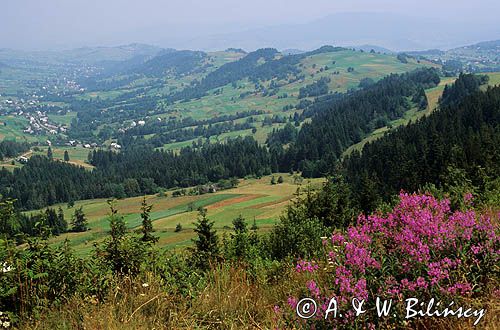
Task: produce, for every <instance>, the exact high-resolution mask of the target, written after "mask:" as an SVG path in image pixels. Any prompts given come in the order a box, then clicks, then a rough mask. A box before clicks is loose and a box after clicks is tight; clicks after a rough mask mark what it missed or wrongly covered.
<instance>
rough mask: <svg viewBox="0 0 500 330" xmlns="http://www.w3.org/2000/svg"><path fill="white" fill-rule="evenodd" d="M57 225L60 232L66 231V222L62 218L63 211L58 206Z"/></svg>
mask: <svg viewBox="0 0 500 330" xmlns="http://www.w3.org/2000/svg"><path fill="white" fill-rule="evenodd" d="M57 225H58V229H59V232H60V233H64V232H66V231H68V222H67V221H66V219H64V212H63V209H62V208H61V207H60V206H59V208H58V209H57Z"/></svg>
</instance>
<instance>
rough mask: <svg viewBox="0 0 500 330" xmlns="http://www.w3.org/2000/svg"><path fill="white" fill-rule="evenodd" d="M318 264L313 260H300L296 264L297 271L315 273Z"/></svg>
mask: <svg viewBox="0 0 500 330" xmlns="http://www.w3.org/2000/svg"><path fill="white" fill-rule="evenodd" d="M318 267H319V266H318V264H317V263H315V262H313V261H306V260H302V259H301V260H299V261H298V262H297V265H296V266H295V270H296V271H297V273H302V272H308V273H313V272H314V271H315V270H317V269H318Z"/></svg>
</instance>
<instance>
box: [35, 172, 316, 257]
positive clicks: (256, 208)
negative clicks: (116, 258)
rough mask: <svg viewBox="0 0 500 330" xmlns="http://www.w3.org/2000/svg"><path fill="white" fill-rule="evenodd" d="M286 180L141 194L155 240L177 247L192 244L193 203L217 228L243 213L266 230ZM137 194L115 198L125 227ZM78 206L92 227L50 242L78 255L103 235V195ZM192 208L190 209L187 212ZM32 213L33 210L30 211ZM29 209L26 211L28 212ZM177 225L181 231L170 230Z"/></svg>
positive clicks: (281, 202)
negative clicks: (212, 189) (174, 194)
mask: <svg viewBox="0 0 500 330" xmlns="http://www.w3.org/2000/svg"><path fill="white" fill-rule="evenodd" d="M282 175H283V178H284V180H285V182H284V183H283V184H279V185H271V184H270V181H271V177H270V176H266V177H263V178H261V179H244V180H240V184H239V186H238V187H237V188H234V189H229V190H224V191H220V192H216V193H214V194H206V195H201V196H182V197H176V198H174V197H171V194H168V196H165V197H159V196H156V195H150V196H146V200H147V202H148V203H149V204H153V210H152V214H151V216H152V219H153V220H154V222H153V224H154V228H155V229H156V235H157V236H159V237H160V242H159V245H160V246H162V247H165V248H169V249H170V248H174V247H182V246H187V245H189V244H191V239H192V238H193V237H194V232H193V228H194V226H193V222H194V221H196V218H197V215H198V213H197V211H196V209H197V208H198V207H200V206H201V207H205V208H207V210H208V217H209V219H211V220H213V221H215V228H216V229H217V230H220V231H222V232H224V231H228V230H230V228H231V227H232V220H233V219H234V218H236V217H238V216H239V215H242V216H243V217H244V218H245V219H246V220H247V223H248V224H249V226H250V225H252V224H253V219H254V218H255V221H256V224H257V226H258V227H259V230H260V231H267V230H269V229H270V228H271V227H272V225H273V224H275V223H276V222H277V221H278V220H279V216H280V214H281V213H282V211H283V210H284V209H285V207H286V205H288V203H289V202H290V200H291V199H292V198H293V197H294V194H295V193H296V191H297V188H299V186H298V185H296V184H294V182H293V177H292V176H291V175H290V174H282ZM321 182H322V179H314V180H312V181H310V182H309V183H310V184H311V185H312V186H313V187H316V186H318V185H320V183H321ZM141 202H142V197H133V198H126V199H122V200H118V201H117V209H118V211H119V212H120V214H122V215H123V216H124V217H125V220H126V222H127V226H128V227H129V228H139V227H140V223H141V219H140V207H141ZM59 206H61V207H62V209H63V211H64V214H65V218H66V219H67V220H68V221H70V219H71V215H72V214H73V212H74V208H73V209H69V208H67V206H66V205H56V206H54V207H55V208H57V207H59ZM77 207H82V208H83V210H84V212H85V214H86V215H87V217H88V219H89V226H90V228H91V230H89V231H88V232H85V233H67V234H64V235H61V236H59V237H55V238H53V239H52V241H53V242H54V243H58V242H62V241H64V240H65V239H69V240H70V245H71V246H73V247H74V248H75V249H76V251H77V252H78V253H80V254H87V253H89V252H90V251H91V250H92V248H93V242H97V241H100V240H102V239H103V238H104V237H105V236H106V235H107V230H108V228H109V227H108V222H107V215H108V211H109V207H108V204H107V201H106V200H105V199H94V200H85V201H79V202H76V203H75V208H77ZM190 210H194V211H190ZM32 212H35V211H32ZM32 212H30V213H32ZM177 224H181V225H182V228H183V230H182V231H181V232H178V233H176V232H174V230H175V227H176V225H177Z"/></svg>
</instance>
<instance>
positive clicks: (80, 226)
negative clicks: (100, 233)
mask: <svg viewBox="0 0 500 330" xmlns="http://www.w3.org/2000/svg"><path fill="white" fill-rule="evenodd" d="M71 226H72V229H71V230H72V231H75V232H83V231H87V230H88V221H87V217H86V216H85V213H83V209H82V207H81V206H80V207H79V208H77V209H75V213H74V214H73V218H72V219H71Z"/></svg>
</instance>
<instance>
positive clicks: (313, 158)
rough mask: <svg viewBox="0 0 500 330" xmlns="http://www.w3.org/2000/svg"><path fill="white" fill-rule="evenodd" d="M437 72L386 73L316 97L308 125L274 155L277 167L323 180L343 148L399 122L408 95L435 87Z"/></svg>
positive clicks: (410, 106)
mask: <svg viewBox="0 0 500 330" xmlns="http://www.w3.org/2000/svg"><path fill="white" fill-rule="evenodd" d="M439 81H440V80H439V76H438V72H437V71H436V70H434V69H421V70H417V71H414V72H411V73H407V74H402V75H390V76H388V77H386V78H384V79H382V80H381V81H379V82H377V83H376V84H373V85H371V86H368V87H366V88H364V89H362V90H359V91H355V92H352V93H348V94H346V95H343V96H342V95H332V96H330V97H327V98H319V99H318V100H317V101H316V102H315V103H314V104H313V105H311V108H312V109H310V110H309V113H312V116H313V117H312V121H311V123H310V124H305V125H303V127H302V129H301V130H300V132H299V134H298V135H297V139H296V141H295V142H294V143H292V144H291V146H290V147H289V148H288V150H287V151H286V152H283V154H282V155H281V157H280V168H283V169H285V170H287V171H288V170H290V169H293V170H300V171H302V172H304V175H305V176H323V175H325V174H327V173H328V171H329V170H330V169H331V166H332V165H331V164H334V163H335V162H336V161H338V159H339V158H340V156H341V155H342V153H343V152H344V151H345V149H347V148H348V147H349V146H351V145H353V144H355V143H358V142H360V141H361V140H362V139H363V138H364V137H365V136H366V135H367V134H369V133H370V132H372V131H373V130H374V129H376V128H380V127H383V126H385V125H387V124H388V122H389V121H390V120H394V119H397V118H400V117H401V116H402V115H403V113H404V112H406V111H407V110H409V109H410V108H412V107H413V106H414V104H413V103H412V102H411V99H412V97H414V96H415V95H419V94H420V92H421V90H422V88H429V87H432V86H436V85H437V84H438V83H439Z"/></svg>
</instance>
